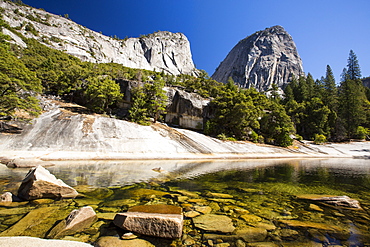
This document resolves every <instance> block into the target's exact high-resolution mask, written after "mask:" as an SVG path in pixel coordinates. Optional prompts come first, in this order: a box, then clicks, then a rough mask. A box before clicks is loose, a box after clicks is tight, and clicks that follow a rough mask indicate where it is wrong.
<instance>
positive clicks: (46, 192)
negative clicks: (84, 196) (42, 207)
mask: <svg viewBox="0 0 370 247" xmlns="http://www.w3.org/2000/svg"><path fill="white" fill-rule="evenodd" d="M77 195H78V192H77V191H76V190H75V189H73V188H72V187H70V186H68V185H67V184H65V183H64V182H63V181H62V180H60V179H57V178H56V177H55V176H54V175H53V174H51V173H50V172H49V171H48V170H46V169H45V168H44V167H42V166H37V167H35V168H32V169H30V170H29V172H28V173H27V175H26V177H25V178H24V179H23V181H22V184H21V185H20V187H19V189H18V197H19V198H21V199H23V200H34V199H40V198H53V199H54V198H55V199H60V198H75V197H76V196H77Z"/></svg>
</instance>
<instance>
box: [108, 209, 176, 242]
mask: <svg viewBox="0 0 370 247" xmlns="http://www.w3.org/2000/svg"><path fill="white" fill-rule="evenodd" d="M113 223H114V224H115V225H116V226H118V227H121V228H123V229H125V230H128V231H132V232H136V233H140V234H143V235H149V236H155V237H163V238H179V237H181V235H182V227H183V216H182V209H181V208H180V207H177V206H172V205H139V206H134V207H132V208H130V209H129V210H128V211H127V212H125V213H119V214H117V215H116V216H115V218H114V221H113Z"/></svg>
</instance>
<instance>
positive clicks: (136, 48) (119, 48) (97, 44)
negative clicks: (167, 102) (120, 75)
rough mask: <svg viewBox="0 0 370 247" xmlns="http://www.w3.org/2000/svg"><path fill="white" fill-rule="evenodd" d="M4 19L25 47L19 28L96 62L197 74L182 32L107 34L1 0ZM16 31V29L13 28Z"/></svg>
mask: <svg viewBox="0 0 370 247" xmlns="http://www.w3.org/2000/svg"><path fill="white" fill-rule="evenodd" d="M0 8H1V10H2V11H1V12H0V14H1V15H2V17H3V19H4V21H5V22H7V23H8V24H9V26H10V27H12V30H7V29H5V28H4V29H3V30H2V32H3V33H5V34H7V35H9V36H10V37H11V38H12V41H11V42H13V43H17V44H18V45H20V46H22V47H25V43H24V42H23V41H22V40H21V39H20V38H19V36H17V32H18V33H19V34H22V35H23V36H25V37H27V38H34V39H36V40H38V41H39V42H41V43H43V44H45V45H47V46H49V47H51V48H54V49H58V50H62V51H65V52H66V53H68V54H70V55H73V56H75V57H78V58H80V59H81V60H83V61H89V62H95V63H110V62H113V63H118V64H122V65H124V66H126V67H131V68H137V69H147V70H155V71H158V72H161V71H164V72H166V73H169V74H173V75H178V74H191V75H196V74H197V70H196V69H195V66H194V63H193V60H192V55H191V51H190V43H189V41H188V39H187V38H186V36H185V35H184V34H182V33H171V32H167V31H160V32H156V33H154V34H149V35H144V36H141V37H139V38H125V39H119V38H118V37H114V38H113V37H108V36H105V35H103V34H102V33H98V32H95V31H92V30H90V29H88V28H86V27H84V26H82V25H79V24H77V23H75V22H73V21H72V20H70V19H68V18H65V17H62V16H58V15H54V14H51V13H48V12H46V11H44V10H41V9H35V8H32V7H29V6H24V5H18V4H15V3H12V2H10V1H4V0H0ZM14 31H16V32H14Z"/></svg>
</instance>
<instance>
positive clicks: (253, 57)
mask: <svg viewBox="0 0 370 247" xmlns="http://www.w3.org/2000/svg"><path fill="white" fill-rule="evenodd" d="M291 74H294V75H295V76H297V77H298V76H299V75H302V74H303V66H302V61H301V58H300V57H299V55H298V52H297V48H296V46H295V43H294V41H293V39H292V37H291V36H290V35H289V34H288V33H287V32H286V31H285V30H284V28H283V27H281V26H274V27H271V28H267V29H265V30H263V31H259V32H256V33H254V34H252V35H251V36H249V37H247V38H245V39H243V40H241V41H240V42H239V43H238V44H237V45H236V46H235V47H234V48H233V49H232V50H231V51H230V53H229V54H228V55H227V57H226V58H225V60H224V61H223V62H222V63H221V64H220V65H219V67H218V68H217V69H216V71H215V73H214V74H213V75H212V78H213V79H215V80H217V81H220V82H223V83H226V82H227V80H228V79H229V77H232V78H233V80H234V81H235V83H237V84H239V85H240V86H241V87H244V88H251V87H254V88H256V89H257V90H259V91H266V90H268V89H269V88H270V87H271V85H272V84H273V83H275V84H277V85H278V86H279V87H284V85H285V84H286V83H287V82H288V81H289V78H290V76H291Z"/></svg>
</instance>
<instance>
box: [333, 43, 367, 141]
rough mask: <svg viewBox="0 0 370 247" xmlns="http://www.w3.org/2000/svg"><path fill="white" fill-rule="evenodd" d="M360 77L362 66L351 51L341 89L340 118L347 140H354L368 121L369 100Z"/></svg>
mask: <svg viewBox="0 0 370 247" xmlns="http://www.w3.org/2000/svg"><path fill="white" fill-rule="evenodd" d="M360 77H361V71H360V65H359V63H358V60H357V57H356V54H355V53H354V52H353V51H352V50H351V51H350V53H349V57H348V63H347V68H346V69H344V70H343V74H342V81H341V85H340V87H339V103H340V105H339V107H340V108H339V116H340V118H341V122H343V124H344V128H345V129H346V132H347V138H352V137H353V136H354V135H355V134H356V132H357V128H358V127H359V126H360V125H361V124H363V123H364V122H365V121H366V114H365V112H364V111H365V104H366V102H367V101H366V100H367V98H366V94H365V90H364V86H363V85H362V81H361V79H360Z"/></svg>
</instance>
